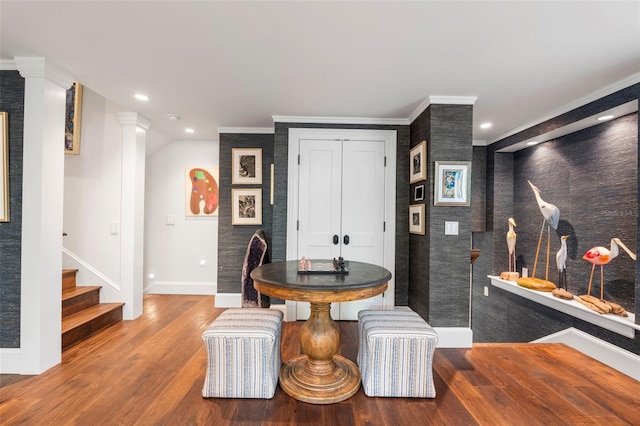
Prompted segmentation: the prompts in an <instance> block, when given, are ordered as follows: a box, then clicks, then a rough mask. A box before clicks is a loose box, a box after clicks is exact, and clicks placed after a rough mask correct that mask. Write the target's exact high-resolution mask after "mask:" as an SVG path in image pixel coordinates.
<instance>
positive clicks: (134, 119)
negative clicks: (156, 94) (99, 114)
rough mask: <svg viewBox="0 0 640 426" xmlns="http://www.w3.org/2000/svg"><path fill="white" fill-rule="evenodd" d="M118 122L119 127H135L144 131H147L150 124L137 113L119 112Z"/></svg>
mask: <svg viewBox="0 0 640 426" xmlns="http://www.w3.org/2000/svg"><path fill="white" fill-rule="evenodd" d="M117 115H118V122H119V123H120V125H121V126H136V127H141V128H142V129H144V130H149V127H151V122H150V121H149V120H147V119H146V118H144V117H143V116H141V115H140V114H138V113H137V112H119V113H117Z"/></svg>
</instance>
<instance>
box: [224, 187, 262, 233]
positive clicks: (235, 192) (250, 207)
mask: <svg viewBox="0 0 640 426" xmlns="http://www.w3.org/2000/svg"><path fill="white" fill-rule="evenodd" d="M231 224H232V225H262V188H251V189H237V188H234V189H232V190H231Z"/></svg>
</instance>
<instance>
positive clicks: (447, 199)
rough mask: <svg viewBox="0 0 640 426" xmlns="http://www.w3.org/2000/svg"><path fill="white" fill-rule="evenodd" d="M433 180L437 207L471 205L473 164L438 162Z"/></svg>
mask: <svg viewBox="0 0 640 426" xmlns="http://www.w3.org/2000/svg"><path fill="white" fill-rule="evenodd" d="M434 173H435V176H434V179H433V182H434V188H433V204H434V205H435V206H468V205H470V204H471V162H470V161H436V162H435V172H434Z"/></svg>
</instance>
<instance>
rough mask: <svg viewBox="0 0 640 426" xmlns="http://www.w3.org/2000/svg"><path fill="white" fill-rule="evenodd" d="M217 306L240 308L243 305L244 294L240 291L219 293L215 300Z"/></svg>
mask: <svg viewBox="0 0 640 426" xmlns="http://www.w3.org/2000/svg"><path fill="white" fill-rule="evenodd" d="M215 307H216V308H240V307H242V295H241V294H240V293H218V294H216V300H215Z"/></svg>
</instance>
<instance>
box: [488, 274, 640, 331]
mask: <svg viewBox="0 0 640 426" xmlns="http://www.w3.org/2000/svg"><path fill="white" fill-rule="evenodd" d="M487 276H488V277H489V279H490V280H491V285H493V286H495V287H498V288H501V289H502V290H505V291H508V292H509V293H513V294H517V295H518V296H521V297H524V298H525V299H529V300H531V301H533V302H537V303H540V304H541V305H545V306H548V307H549V308H552V309H555V310H557V311H560V312H563V313H565V314H567V315H571V316H573V317H575V318H579V319H581V320H583V321H586V322H589V323H591V324H595V325H597V326H599V327H602V328H606V329H607V330H610V331H613V332H616V333H618V334H621V335H623V336H625V337H629V338H631V339H633V338H634V337H635V330H640V324H636V323H635V314H632V313H629V316H628V317H621V316H618V315H613V314H599V313H597V312H594V311H592V310H591V309H589V308H587V307H585V306H583V305H582V304H580V303H579V302H576V301H575V300H563V299H559V298H557V297H553V295H551V293H549V292H544V291H535V290H530V289H528V288H525V287H521V286H519V285H518V284H517V283H516V282H514V281H506V280H502V279H500V278H499V277H497V276H495V275H487Z"/></svg>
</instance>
